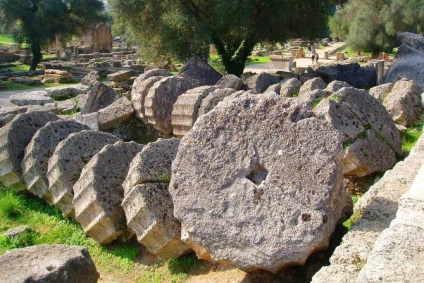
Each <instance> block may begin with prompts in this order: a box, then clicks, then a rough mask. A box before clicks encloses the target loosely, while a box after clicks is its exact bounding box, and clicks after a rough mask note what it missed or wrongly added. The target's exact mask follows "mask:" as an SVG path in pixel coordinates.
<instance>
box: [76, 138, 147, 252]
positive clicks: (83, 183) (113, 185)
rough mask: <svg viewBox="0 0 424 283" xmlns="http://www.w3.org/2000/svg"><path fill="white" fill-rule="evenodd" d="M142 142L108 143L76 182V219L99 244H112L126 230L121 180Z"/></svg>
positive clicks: (140, 148) (141, 147)
mask: <svg viewBox="0 0 424 283" xmlns="http://www.w3.org/2000/svg"><path fill="white" fill-rule="evenodd" d="M142 149H143V145H141V144H137V143H135V142H129V143H125V142H121V141H120V142H117V143H115V144H113V145H106V146H105V147H103V149H102V150H101V151H100V152H99V153H97V154H96V155H94V156H93V158H92V159H91V160H90V161H89V162H88V163H87V165H86V166H85V167H84V168H83V169H82V172H81V176H80V178H79V180H78V181H77V182H76V183H75V184H74V199H73V201H72V204H73V205H74V207H75V219H76V221H77V222H78V223H80V224H81V225H82V226H83V228H84V232H85V233H86V234H87V235H88V236H90V237H91V238H93V239H94V240H95V241H96V242H98V243H100V244H109V243H111V242H112V241H114V240H115V239H117V238H118V237H119V236H120V235H121V234H122V233H123V232H124V231H125V230H126V225H125V223H126V220H125V214H124V210H123V209H122V207H121V202H122V200H123V199H124V189H123V188H122V183H123V181H124V180H125V177H126V176H127V173H128V169H129V167H130V163H131V161H132V160H133V158H134V157H135V156H136V154H137V153H138V152H140V151H141V150H142Z"/></svg>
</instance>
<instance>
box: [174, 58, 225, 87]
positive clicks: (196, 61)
mask: <svg viewBox="0 0 424 283" xmlns="http://www.w3.org/2000/svg"><path fill="white" fill-rule="evenodd" d="M178 76H179V77H183V78H185V79H186V80H189V81H191V82H192V84H193V86H202V85H214V84H216V83H217V82H218V81H219V80H220V79H221V78H222V75H221V74H220V73H218V72H217V71H216V70H215V69H214V68H212V67H211V66H210V65H209V64H207V63H206V62H205V61H203V60H202V59H200V58H198V57H192V58H190V59H189V60H188V61H187V63H186V64H185V65H184V66H183V67H182V68H181V70H180V72H179V73H178Z"/></svg>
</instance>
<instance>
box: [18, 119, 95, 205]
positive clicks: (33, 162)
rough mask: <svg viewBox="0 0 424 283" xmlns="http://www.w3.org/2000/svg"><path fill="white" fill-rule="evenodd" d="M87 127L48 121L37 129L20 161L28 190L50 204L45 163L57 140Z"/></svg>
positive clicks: (72, 123) (71, 122) (69, 122)
mask: <svg viewBox="0 0 424 283" xmlns="http://www.w3.org/2000/svg"><path fill="white" fill-rule="evenodd" d="M87 129H88V127H86V126H84V125H82V124H80V123H77V122H75V121H72V120H69V121H63V120H60V121H54V122H48V123H47V124H46V125H45V126H44V127H42V128H41V129H39V130H38V131H37V132H36V133H35V135H34V137H33V138H32V140H31V142H30V143H29V144H28V146H27V147H26V149H25V156H24V159H23V161H22V163H21V167H22V177H23V179H24V180H25V183H26V186H27V189H28V191H30V192H31V193H33V194H35V195H37V196H38V197H40V198H43V199H44V200H46V201H47V203H48V204H50V205H52V204H53V202H52V197H51V194H50V192H49V183H48V180H47V176H46V174H47V164H48V162H49V159H50V157H51V156H52V155H53V152H54V151H55V149H56V147H57V145H58V144H59V142H61V141H62V140H64V139H65V138H67V137H68V136H69V135H70V134H72V133H77V132H80V131H82V130H87Z"/></svg>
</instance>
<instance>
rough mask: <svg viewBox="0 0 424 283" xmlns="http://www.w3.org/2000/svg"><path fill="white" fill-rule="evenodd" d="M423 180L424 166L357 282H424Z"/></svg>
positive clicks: (377, 243) (380, 238)
mask: <svg viewBox="0 0 424 283" xmlns="http://www.w3.org/2000/svg"><path fill="white" fill-rule="evenodd" d="M423 181H424V166H421V168H420V170H419V171H418V174H417V175H416V176H415V179H414V182H413V183H412V185H411V187H410V189H409V190H408V192H406V193H405V194H404V195H403V196H402V197H401V198H400V199H399V209H398V211H397V213H396V218H395V219H394V220H393V221H392V222H391V223H390V227H389V228H387V229H386V230H384V231H383V232H382V233H381V236H380V237H379V238H378V240H377V241H376V243H375V245H374V248H373V250H372V251H371V253H370V255H369V258H368V261H367V264H366V265H365V266H364V268H363V269H362V270H361V272H360V274H359V277H358V282H361V283H362V282H364V283H365V282H377V281H383V282H406V281H407V282H417V283H418V282H423V281H424V269H423V268H422V263H423V257H424V241H423V240H422V236H423V229H424V220H423V219H424V186H423ZM380 278H381V279H380Z"/></svg>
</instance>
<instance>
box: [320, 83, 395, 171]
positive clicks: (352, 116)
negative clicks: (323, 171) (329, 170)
mask: <svg viewBox="0 0 424 283" xmlns="http://www.w3.org/2000/svg"><path fill="white" fill-rule="evenodd" d="M314 111H315V112H316V113H318V114H319V115H322V116H323V117H325V118H326V120H327V121H329V122H330V123H331V124H332V125H333V126H334V128H336V129H337V130H339V131H340V132H341V133H342V134H343V135H344V147H345V159H344V174H345V175H352V176H357V177H363V176H366V175H368V174H371V173H374V172H384V171H385V170H387V169H389V168H391V167H393V165H394V164H395V163H396V156H401V155H402V150H401V139H400V133H399V131H398V129H397V128H396V125H395V124H394V122H393V121H392V119H391V117H390V115H389V114H388V113H387V111H386V109H384V107H383V106H382V105H381V104H380V103H379V102H378V101H377V100H376V99H375V98H373V97H372V96H370V95H368V93H367V92H366V91H364V90H358V89H355V88H342V89H341V90H339V91H337V92H335V93H334V94H332V95H331V96H330V97H328V98H326V99H324V100H323V101H321V102H320V103H319V105H318V106H317V107H316V108H315V109H314ZM368 130H371V131H373V132H374V133H373V134H371V132H368ZM377 152H378V154H376V153H377Z"/></svg>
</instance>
